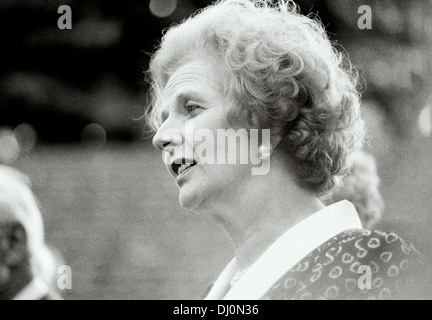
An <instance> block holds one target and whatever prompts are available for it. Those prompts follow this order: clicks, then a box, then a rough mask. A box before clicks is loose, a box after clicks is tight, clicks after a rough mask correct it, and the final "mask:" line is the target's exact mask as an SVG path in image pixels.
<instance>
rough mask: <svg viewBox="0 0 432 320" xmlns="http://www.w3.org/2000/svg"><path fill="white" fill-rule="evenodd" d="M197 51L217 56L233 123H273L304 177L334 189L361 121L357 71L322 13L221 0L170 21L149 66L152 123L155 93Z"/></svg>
mask: <svg viewBox="0 0 432 320" xmlns="http://www.w3.org/2000/svg"><path fill="white" fill-rule="evenodd" d="M200 57H207V59H208V58H209V57H214V58H216V59H218V60H217V61H220V65H219V68H220V73H221V75H223V77H222V78H223V83H221V87H222V88H223V92H224V94H225V95H226V96H228V97H230V98H232V99H233V101H234V103H235V106H236V107H235V108H233V110H231V111H230V113H229V115H228V120H229V121H230V123H233V124H242V125H246V126H248V127H249V128H268V129H271V133H272V141H273V142H274V141H277V142H278V144H277V149H278V150H286V151H287V152H288V153H289V155H290V157H291V158H292V159H293V163H294V165H295V171H296V172H297V175H298V177H299V181H301V182H302V183H303V184H304V185H306V186H307V187H309V188H311V189H312V190H314V191H315V192H316V193H317V194H318V195H322V194H325V193H327V192H328V191H329V190H330V189H332V188H333V186H334V185H335V179H336V177H337V176H338V175H341V174H343V173H344V172H345V170H346V157H347V156H348V155H349V154H350V153H351V152H352V151H353V150H355V149H357V148H359V147H360V146H361V145H362V143H363V137H364V123H363V121H362V119H361V117H360V102H359V100H360V95H359V93H358V90H357V81H358V76H357V73H356V71H355V69H354V68H353V67H352V65H351V63H349V61H348V58H347V57H346V56H345V55H344V53H342V52H338V51H337V50H336V48H335V47H334V46H332V44H331V42H330V40H329V38H328V36H327V34H326V32H325V29H324V27H323V25H322V24H321V22H320V21H319V20H317V19H315V18H313V17H308V16H304V15H302V14H301V13H299V10H298V8H297V6H296V5H295V4H294V3H293V2H291V1H283V0H281V1H277V2H276V3H272V2H271V1H264V0H259V1H250V0H221V1H217V2H216V3H214V4H213V5H210V6H209V7H207V8H205V9H203V10H201V11H198V12H197V13H196V14H195V15H193V16H191V17H190V18H189V19H187V20H185V21H183V22H182V23H180V24H179V25H175V26H172V27H170V28H169V29H168V30H167V31H166V33H165V34H164V36H163V38H162V41H161V44H160V46H159V48H158V49H157V51H156V52H155V53H154V55H153V56H152V59H151V61H150V68H149V71H148V76H149V81H150V84H151V90H150V99H151V101H150V105H151V106H150V108H149V109H148V110H147V113H146V117H147V120H148V123H149V125H150V127H151V128H153V129H157V128H158V126H159V125H160V123H161V121H160V118H161V115H160V110H159V109H160V108H159V106H158V101H159V99H158V96H159V94H160V92H161V90H162V89H163V88H164V86H165V84H166V82H167V81H168V79H169V77H170V75H171V74H172V73H173V72H174V71H175V70H176V68H178V67H179V66H181V65H182V64H184V63H186V62H188V61H190V60H193V59H196V58H200ZM279 141H280V142H279ZM275 144H276V143H275Z"/></svg>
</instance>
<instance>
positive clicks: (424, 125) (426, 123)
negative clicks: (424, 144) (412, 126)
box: [418, 105, 432, 137]
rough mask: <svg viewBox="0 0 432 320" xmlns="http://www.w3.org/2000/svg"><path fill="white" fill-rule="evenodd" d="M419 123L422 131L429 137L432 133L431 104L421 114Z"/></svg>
mask: <svg viewBox="0 0 432 320" xmlns="http://www.w3.org/2000/svg"><path fill="white" fill-rule="evenodd" d="M418 124H419V129H420V132H421V133H422V134H423V135H424V136H426V137H429V136H430V135H431V133H432V117H431V106H430V105H427V106H426V107H425V108H423V110H422V111H421V112H420V114H419V118H418Z"/></svg>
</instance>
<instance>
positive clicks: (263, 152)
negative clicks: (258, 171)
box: [258, 144, 271, 160]
mask: <svg viewBox="0 0 432 320" xmlns="http://www.w3.org/2000/svg"><path fill="white" fill-rule="evenodd" d="M270 156H271V152H270V148H269V147H267V146H266V145H263V144H262V145H260V147H259V148H258V157H259V158H260V159H261V160H268V159H270Z"/></svg>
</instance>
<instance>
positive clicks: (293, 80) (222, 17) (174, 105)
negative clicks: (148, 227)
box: [147, 0, 415, 299]
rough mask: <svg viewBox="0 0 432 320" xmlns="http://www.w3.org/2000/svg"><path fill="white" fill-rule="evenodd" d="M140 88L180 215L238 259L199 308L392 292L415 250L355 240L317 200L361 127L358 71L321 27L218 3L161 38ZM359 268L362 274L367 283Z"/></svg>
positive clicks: (398, 243)
mask: <svg viewBox="0 0 432 320" xmlns="http://www.w3.org/2000/svg"><path fill="white" fill-rule="evenodd" d="M149 79H150V82H151V88H152V90H151V95H150V96H151V97H152V103H151V108H150V109H149V111H148V114H147V118H148V120H149V124H150V125H151V126H152V127H153V128H154V129H155V131H156V134H155V136H154V139H153V143H154V145H155V146H156V147H157V148H158V149H160V150H162V151H163V159H164V162H165V164H166V166H167V169H168V171H169V172H170V173H171V175H172V176H173V178H174V179H175V181H176V183H177V185H178V187H179V201H180V204H181V205H182V206H183V207H185V208H188V209H191V210H194V211H196V212H198V213H200V214H203V215H205V216H208V217H209V218H211V219H214V220H215V221H216V222H217V223H219V224H220V225H221V226H222V227H223V228H224V230H226V232H227V233H228V235H229V236H230V237H231V239H232V241H233V243H234V246H235V258H234V259H233V260H232V261H231V262H230V263H229V265H228V266H227V267H226V268H225V270H224V271H223V272H222V274H221V275H220V277H219V278H218V280H217V281H216V283H215V284H214V286H213V288H212V289H211V291H210V293H209V294H208V296H207V299H277V298H282V299H292V298H313V299H315V298H316V299H318V298H326V299H331V298H392V297H396V295H397V294H400V293H401V286H402V283H403V282H402V281H404V280H403V278H404V277H405V275H406V274H408V273H409V271H408V270H409V266H411V263H409V259H408V258H409V257H411V256H414V255H415V251H414V249H413V248H412V247H411V246H410V245H408V244H406V243H405V242H404V241H403V240H401V239H400V238H399V237H397V236H396V235H394V234H384V233H380V232H370V231H367V230H364V229H362V226H361V223H360V220H359V218H358V215H357V213H356V211H355V209H354V207H353V205H352V204H351V203H349V202H348V201H341V202H338V203H335V204H333V205H330V206H328V207H325V206H324V205H323V203H322V202H321V201H320V197H322V196H324V195H325V194H327V193H328V192H330V191H331V189H332V188H333V187H334V186H335V181H336V180H337V178H338V176H340V175H342V174H343V173H344V171H345V168H346V166H347V164H346V158H347V156H348V155H349V154H350V153H351V152H352V151H354V150H356V149H357V148H359V147H360V146H361V145H362V141H363V135H364V124H363V121H362V120H361V118H360V107H359V94H358V92H357V90H356V75H355V72H354V71H353V70H352V68H350V64H349V63H348V62H347V60H346V58H344V57H343V56H342V55H341V54H339V53H338V52H337V51H336V50H335V49H334V48H333V47H332V45H331V43H330V41H329V39H328V37H327V35H326V33H325V31H324V28H323V26H322V25H321V24H320V23H319V22H317V21H315V20H312V19H310V18H308V17H305V16H302V15H301V14H299V13H298V12H297V9H296V6H295V5H294V4H292V3H291V2H286V1H280V2H279V3H278V4H276V5H271V4H270V3H269V2H266V1H254V2H252V1H249V0H226V1H218V2H216V3H215V4H213V5H211V6H209V7H208V8H206V9H204V10H202V11H201V12H199V13H197V14H196V15H194V16H192V17H191V18H189V19H188V20H186V21H184V22H183V23H181V24H180V25H177V26H173V27H171V28H170V29H169V30H168V31H167V32H166V33H165V35H164V37H163V39H162V42H161V45H160V47H159V48H158V50H157V51H156V52H155V53H154V55H153V57H152V59H151V63H150V69H149ZM242 130H243V131H242ZM233 132H234V133H235V135H234V139H232V137H233ZM241 132H243V133H244V132H246V133H247V134H246V139H245V136H244V134H241ZM257 132H258V134H257ZM224 134H225V136H223V135H224ZM215 137H217V139H216V138H215ZM221 137H222V138H221ZM203 138H204V139H203ZM267 138H268V139H267ZM226 140H229V141H230V142H231V144H230V145H228V146H227V145H226ZM248 147H249V148H248ZM209 154H211V156H209ZM245 157H248V160H249V161H244V159H245ZM212 159H213V160H214V159H217V161H216V160H214V161H212ZM258 160H259V161H258ZM266 166H267V168H268V170H264V171H261V172H259V173H257V171H255V173H254V171H253V169H254V168H255V169H256V168H257V167H261V168H263V167H266ZM383 252H391V253H389V254H390V255H391V259H389V257H388V255H389V254H387V255H385V256H383V255H381V254H382V253H383ZM380 257H381V259H380ZM390 260H391V261H390ZM393 265H394V268H392V272H393V273H391V276H388V275H387V273H388V269H389V268H390V267H392V266H393ZM361 266H366V269H367V270H366V271H371V272H370V273H373V274H372V275H371V277H369V274H366V279H365V281H364V283H363V282H361V281H362V280H363V279H361V276H363V273H361V270H362V269H361V268H360V267H361ZM395 268H397V270H396V271H395ZM363 269H364V268H363ZM359 270H360V271H359ZM394 273H397V275H394ZM396 279H397V280H400V281H399V282H398V284H397V285H396V284H395V281H394V280H396ZM373 281H375V282H373ZM353 283H354V285H353ZM357 283H358V285H357Z"/></svg>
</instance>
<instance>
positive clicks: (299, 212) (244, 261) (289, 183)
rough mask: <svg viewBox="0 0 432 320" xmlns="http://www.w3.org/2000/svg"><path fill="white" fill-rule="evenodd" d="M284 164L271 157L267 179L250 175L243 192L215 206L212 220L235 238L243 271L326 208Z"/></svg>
mask: <svg viewBox="0 0 432 320" xmlns="http://www.w3.org/2000/svg"><path fill="white" fill-rule="evenodd" d="M283 161H286V159H278V158H275V159H274V158H272V166H271V170H270V172H269V173H268V174H267V175H266V176H251V177H250V178H249V180H247V181H246V182H245V183H244V184H243V185H242V188H241V190H235V191H233V192H232V193H231V192H230V193H229V194H230V196H229V197H228V198H224V199H223V201H217V202H218V203H217V205H214V206H213V210H212V217H214V219H215V220H216V222H218V223H219V224H220V225H221V226H222V227H223V228H224V229H225V231H226V232H227V233H228V235H229V236H230V238H231V239H232V241H233V243H234V246H235V252H236V260H237V264H238V266H239V269H240V270H241V269H245V268H247V267H249V266H251V265H252V264H253V263H254V262H255V261H256V260H257V259H258V258H259V257H260V256H261V255H262V253H264V251H265V250H266V249H267V248H268V247H269V246H270V245H271V244H272V243H273V242H275V241H276V240H277V239H278V238H279V237H280V236H281V235H282V234H284V233H285V232H286V231H287V230H288V229H289V228H291V227H292V226H294V225H296V224H297V223H299V222H300V221H302V220H303V219H305V218H307V217H308V216H310V215H311V214H313V213H315V212H316V211H318V210H320V209H321V208H323V207H324V205H323V204H322V203H321V201H320V200H319V199H318V198H317V197H316V196H315V195H314V194H313V193H312V192H310V191H308V190H305V189H303V188H301V187H299V186H298V185H297V183H296V182H295V178H294V177H293V176H292V174H291V171H290V170H288V168H287V165H286V162H283ZM278 163H280V164H281V165H278ZM236 191H237V192H236Z"/></svg>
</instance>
